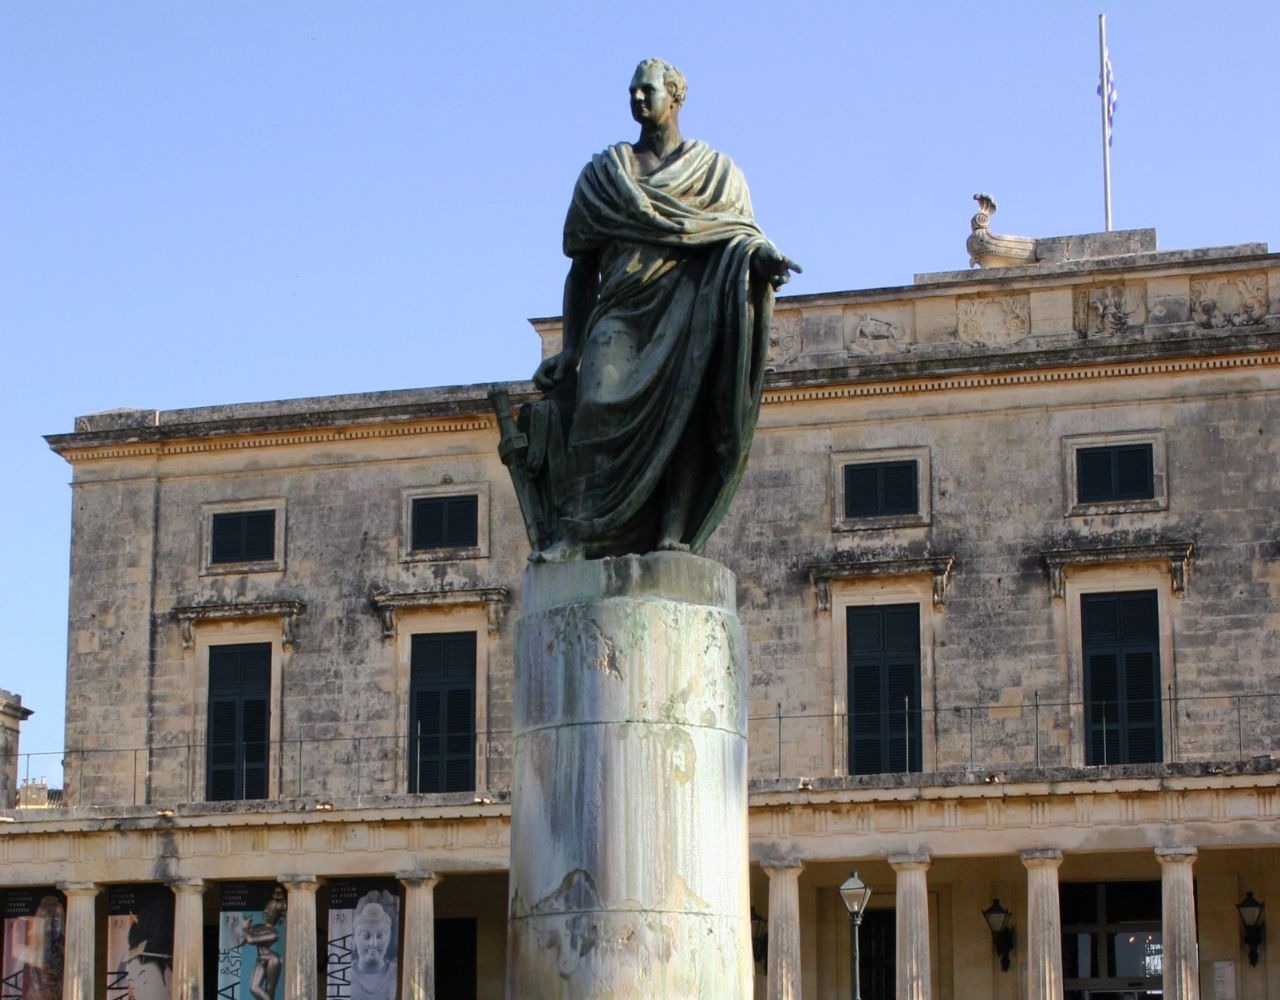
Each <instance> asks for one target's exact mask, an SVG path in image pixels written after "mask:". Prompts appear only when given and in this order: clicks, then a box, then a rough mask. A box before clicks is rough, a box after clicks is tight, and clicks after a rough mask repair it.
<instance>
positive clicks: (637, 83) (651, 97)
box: [631, 66, 677, 125]
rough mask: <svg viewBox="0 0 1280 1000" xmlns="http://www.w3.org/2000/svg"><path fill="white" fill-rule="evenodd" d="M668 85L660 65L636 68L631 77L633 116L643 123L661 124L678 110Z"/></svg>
mask: <svg viewBox="0 0 1280 1000" xmlns="http://www.w3.org/2000/svg"><path fill="white" fill-rule="evenodd" d="M676 107H677V105H676V102H675V101H674V100H672V98H671V94H670V92H669V91H668V90H667V85H666V84H665V83H663V82H662V68H661V67H660V66H646V67H643V68H641V69H637V70H636V75H635V76H633V77H632V78H631V117H632V118H634V119H635V120H636V121H638V122H639V123H640V124H641V125H645V124H649V125H659V124H661V123H662V122H663V121H665V120H666V119H667V118H669V117H671V116H672V115H673V114H675V112H676Z"/></svg>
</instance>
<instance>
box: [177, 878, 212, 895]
mask: <svg viewBox="0 0 1280 1000" xmlns="http://www.w3.org/2000/svg"><path fill="white" fill-rule="evenodd" d="M169 888H170V889H172V890H173V891H174V892H203V891H204V879H202V878H174V879H170V880H169Z"/></svg>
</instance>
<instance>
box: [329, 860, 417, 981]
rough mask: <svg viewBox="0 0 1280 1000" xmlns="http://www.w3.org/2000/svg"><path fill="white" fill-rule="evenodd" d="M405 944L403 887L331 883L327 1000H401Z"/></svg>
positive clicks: (378, 881)
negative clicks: (401, 945) (402, 933)
mask: <svg viewBox="0 0 1280 1000" xmlns="http://www.w3.org/2000/svg"><path fill="white" fill-rule="evenodd" d="M399 940H400V884H399V883H398V882H396V881H394V880H393V879H342V880H338V881H334V882H330V883H329V953H328V962H327V964H326V967H325V993H324V995H325V1000H396V991H397V986H398V980H399V978H400V968H399V962H398V961H397V958H398V955H399V949H398V947H397V945H398V943H399Z"/></svg>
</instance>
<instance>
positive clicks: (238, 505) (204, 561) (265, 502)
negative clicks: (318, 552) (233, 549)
mask: <svg viewBox="0 0 1280 1000" xmlns="http://www.w3.org/2000/svg"><path fill="white" fill-rule="evenodd" d="M264 510H269V511H272V512H274V514H275V532H274V536H273V540H272V549H273V554H272V557H271V558H270V559H249V560H244V561H236V562H214V561H213V519H214V517H215V516H216V515H219V514H253V513H257V512H258V511H264ZM285 538H286V531H285V500H284V497H262V498H258V499H254V500H220V501H216V502H212V503H203V504H201V505H200V575H201V576H226V575H228V574H236V573H283V572H284V569H285V565H286V563H285Z"/></svg>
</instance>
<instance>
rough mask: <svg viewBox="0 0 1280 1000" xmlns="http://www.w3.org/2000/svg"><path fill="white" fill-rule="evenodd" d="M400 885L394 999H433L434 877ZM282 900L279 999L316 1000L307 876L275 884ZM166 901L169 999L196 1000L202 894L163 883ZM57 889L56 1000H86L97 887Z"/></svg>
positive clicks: (312, 887) (312, 885)
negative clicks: (285, 907) (60, 938)
mask: <svg viewBox="0 0 1280 1000" xmlns="http://www.w3.org/2000/svg"><path fill="white" fill-rule="evenodd" d="M397 877H398V878H399V879H400V882H401V883H402V884H403V885H404V931H405V932H404V950H403V952H402V954H401V970H400V997H401V1000H434V998H435V935H434V933H433V927H434V922H435V886H436V883H437V882H439V881H440V879H439V877H438V876H437V875H436V874H435V873H434V872H408V873H403V874H400V875H398V876H397ZM279 881H280V883H281V884H282V885H283V886H284V887H285V891H286V893H287V894H288V903H289V933H288V934H287V935H286V936H285V945H284V950H285V955H284V975H283V984H282V985H283V993H282V995H283V996H286V997H317V996H319V995H320V993H319V983H318V981H317V976H316V970H317V968H318V961H317V954H316V892H317V890H318V889H319V887H320V880H319V879H318V878H316V877H315V876H314V875H291V876H285V877H282V878H280V879H279ZM169 886H170V888H171V889H172V890H173V894H174V921H173V984H174V988H173V996H174V998H175V1000H201V997H202V996H203V995H204V989H203V986H202V983H201V977H202V974H203V969H204V926H203V925H204V889H205V882H204V880H202V879H198V878H189V879H180V880H175V881H173V882H170V883H169ZM58 888H59V889H61V890H62V892H63V894H64V895H65V896H66V899H67V918H66V951H65V954H64V958H63V974H62V982H63V987H62V1000H93V998H94V977H95V976H96V974H97V971H98V970H97V969H96V968H95V964H94V941H95V922H94V910H95V902H96V899H97V895H98V893H99V891H100V890H101V889H103V888H104V886H103V885H99V884H98V883H94V882H64V883H61V884H59V886H58Z"/></svg>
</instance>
